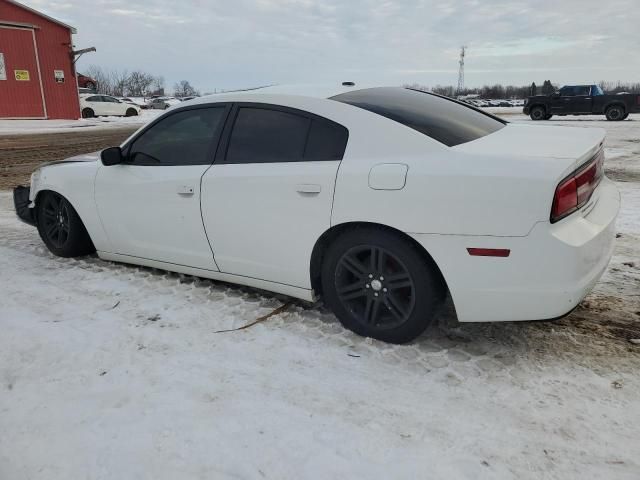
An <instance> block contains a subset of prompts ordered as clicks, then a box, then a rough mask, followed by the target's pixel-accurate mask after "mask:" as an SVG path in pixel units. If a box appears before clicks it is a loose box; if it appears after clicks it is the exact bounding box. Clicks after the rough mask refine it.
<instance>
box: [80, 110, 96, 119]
mask: <svg viewBox="0 0 640 480" xmlns="http://www.w3.org/2000/svg"><path fill="white" fill-rule="evenodd" d="M95 116H96V114H95V112H94V111H93V110H92V109H90V108H85V109H83V110H82V118H93V117H95Z"/></svg>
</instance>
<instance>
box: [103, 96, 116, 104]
mask: <svg viewBox="0 0 640 480" xmlns="http://www.w3.org/2000/svg"><path fill="white" fill-rule="evenodd" d="M102 101H103V102H109V103H120V100H118V99H117V98H114V97H110V96H108V95H103V96H102Z"/></svg>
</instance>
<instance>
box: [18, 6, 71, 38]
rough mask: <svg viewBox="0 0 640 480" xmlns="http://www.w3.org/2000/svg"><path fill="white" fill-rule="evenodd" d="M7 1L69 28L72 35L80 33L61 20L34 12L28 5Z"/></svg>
mask: <svg viewBox="0 0 640 480" xmlns="http://www.w3.org/2000/svg"><path fill="white" fill-rule="evenodd" d="M6 1H7V2H8V3H11V4H13V5H15V6H17V7H20V8H22V9H24V10H27V11H29V12H31V13H33V14H35V15H38V16H39V17H42V18H44V19H46V20H49V21H50V22H53V23H57V24H58V25H60V26H62V27H65V28H68V29H69V30H71V33H78V31H77V30H76V29H75V27H72V26H71V25H67V24H66V23H64V22H61V21H60V20H56V19H55V18H52V17H50V16H49V15H45V14H44V13H42V12H39V11H38V10H34V9H33V8H31V7H27V6H26V5H23V4H22V3H20V2H16V1H15V0H6Z"/></svg>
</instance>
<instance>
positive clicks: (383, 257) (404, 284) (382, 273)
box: [321, 227, 446, 343]
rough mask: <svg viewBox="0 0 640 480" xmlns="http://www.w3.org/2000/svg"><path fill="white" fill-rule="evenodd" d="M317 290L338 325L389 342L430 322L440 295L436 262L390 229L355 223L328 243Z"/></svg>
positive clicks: (406, 336) (414, 334) (410, 334)
mask: <svg viewBox="0 0 640 480" xmlns="http://www.w3.org/2000/svg"><path fill="white" fill-rule="evenodd" d="M321 282H322V292H323V295H324V300H325V303H326V304H327V306H329V308H331V310H332V311H333V312H334V314H335V315H336V316H337V317H338V320H340V322H341V323H342V325H343V326H344V327H346V328H348V329H349V330H351V331H353V332H355V333H357V334H358V335H362V336H365V337H371V338H375V339H378V340H382V341H384V342H389V343H406V342H410V341H411V340H414V339H415V338H416V337H418V336H419V335H420V334H421V333H423V332H424V330H425V329H426V328H427V327H428V326H429V325H430V324H431V322H432V321H433V319H434V315H435V313H436V311H437V309H438V307H439V306H440V305H441V303H442V302H443V300H444V293H445V291H446V289H445V288H444V285H443V282H442V280H441V278H440V276H439V273H438V272H437V269H436V267H435V265H432V264H431V263H430V262H429V261H428V260H427V259H425V257H424V255H423V254H422V252H420V251H419V250H418V248H417V247H416V246H415V245H413V244H412V243H411V242H409V241H407V240H406V239H404V238H402V237H401V236H399V235H398V234H396V233H394V232H390V231H387V230H384V229H377V228H368V227H362V228H354V229H353V230H349V231H347V232H346V233H344V234H342V235H340V236H339V237H338V238H337V239H336V240H334V241H333V243H332V244H331V245H330V246H329V248H328V250H327V252H326V255H325V256H324V259H323V263H322V272H321Z"/></svg>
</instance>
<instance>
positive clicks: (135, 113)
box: [126, 108, 138, 117]
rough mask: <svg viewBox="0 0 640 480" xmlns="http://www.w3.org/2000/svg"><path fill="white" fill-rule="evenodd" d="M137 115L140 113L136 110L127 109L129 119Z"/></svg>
mask: <svg viewBox="0 0 640 480" xmlns="http://www.w3.org/2000/svg"><path fill="white" fill-rule="evenodd" d="M136 115H138V111H137V110H136V109H135V108H128V109H127V113H126V116H127V117H135V116H136Z"/></svg>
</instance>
